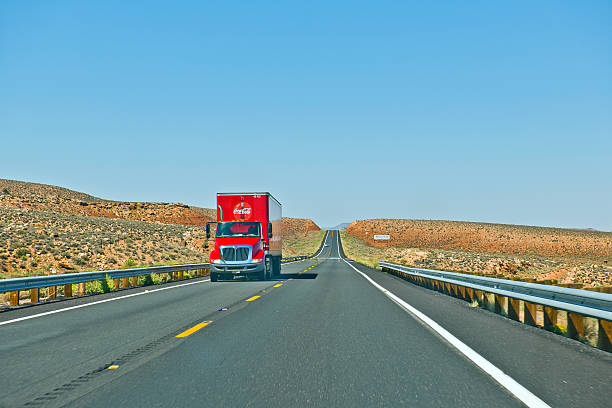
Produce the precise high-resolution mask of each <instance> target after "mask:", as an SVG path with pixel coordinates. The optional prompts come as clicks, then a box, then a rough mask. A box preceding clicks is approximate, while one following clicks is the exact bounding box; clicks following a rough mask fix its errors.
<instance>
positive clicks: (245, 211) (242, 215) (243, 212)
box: [234, 201, 253, 221]
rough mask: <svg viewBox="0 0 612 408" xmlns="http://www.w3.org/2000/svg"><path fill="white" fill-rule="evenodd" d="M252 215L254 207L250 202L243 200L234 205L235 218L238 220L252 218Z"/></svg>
mask: <svg viewBox="0 0 612 408" xmlns="http://www.w3.org/2000/svg"><path fill="white" fill-rule="evenodd" d="M251 215H253V207H251V204H249V203H245V202H244V201H241V202H239V203H238V204H236V206H235V207H234V219H236V220H241V221H245V220H248V219H250V218H251Z"/></svg>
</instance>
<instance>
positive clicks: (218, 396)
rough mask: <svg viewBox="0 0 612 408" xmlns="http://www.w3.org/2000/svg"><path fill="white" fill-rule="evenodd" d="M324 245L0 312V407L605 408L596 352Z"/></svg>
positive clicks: (336, 243) (609, 377)
mask: <svg viewBox="0 0 612 408" xmlns="http://www.w3.org/2000/svg"><path fill="white" fill-rule="evenodd" d="M325 242H326V244H327V246H324V247H322V249H321V250H320V251H319V253H318V254H317V256H316V257H314V258H312V259H309V260H306V261H299V262H294V263H290V264H284V265H283V266H282V276H281V277H280V278H279V279H277V280H275V281H267V282H243V281H234V282H217V283H211V282H209V281H208V280H207V279H197V280H189V281H182V282H175V283H171V284H167V285H163V286H150V287H146V288H135V289H128V290H121V291H118V292H115V293H112V294H105V295H99V296H92V297H85V298H78V299H71V300H66V301H62V302H55V303H52V304H43V305H38V306H33V307H28V308H21V309H18V310H11V311H8V312H4V313H0V340H1V341H0V361H1V364H2V368H1V371H0V407H17V406H32V407H33V406H40V407H56V406H68V407H108V406H112V407H122V406H126V407H128V406H129V407H169V406H177V407H179V406H180V407H220V406H228V407H229V406H235V407H292V406H313V407H319V406H320V407H329V406H334V407H336V406H337V407H355V406H377V407H378V406H380V407H394V406H409V407H471V406H474V407H482V406H487V407H520V406H525V405H527V406H546V405H549V406H552V407H572V408H576V407H593V408H594V407H605V406H611V405H610V404H611V403H610V401H612V357H611V355H610V354H609V353H605V352H602V351H599V350H596V349H593V348H591V347H588V346H586V345H583V344H581V343H578V342H576V341H572V340H568V339H565V338H561V337H559V336H556V335H553V334H551V333H548V332H546V331H544V330H541V329H538V328H533V327H527V326H525V325H522V324H519V323H517V322H514V321H511V320H508V319H504V318H503V317H501V316H497V315H495V314H493V313H490V312H487V311H485V310H481V309H474V308H471V307H470V306H469V305H468V304H467V303H466V302H463V301H460V300H457V299H454V298H451V297H448V296H445V295H442V294H440V293H437V292H434V291H430V290H427V289H424V288H422V287H418V286H413V285H411V284H409V283H407V282H405V281H402V280H400V279H398V278H396V277H394V276H391V275H388V274H384V273H382V272H380V271H375V270H372V269H370V268H367V267H364V266H363V265H359V264H356V263H353V262H347V261H346V260H345V259H344V255H343V252H342V248H341V245H340V240H339V236H338V232H337V231H330V232H329V233H328V234H327V235H326V237H325ZM376 285H380V287H377V286H376ZM384 291H387V292H384ZM391 295H393V296H395V297H396V300H393V299H391V298H390V297H389V296H391ZM402 302H403V305H402ZM406 304H407V305H408V306H409V307H412V308H414V310H416V311H417V312H419V313H423V314H424V315H425V316H426V317H428V318H430V319H431V320H433V321H434V322H435V323H437V324H438V325H439V326H440V327H442V328H443V329H445V330H446V331H448V332H449V333H450V334H451V335H452V336H454V338H455V339H456V340H457V342H458V343H459V345H458V344H457V343H453V341H451V340H449V339H448V338H446V337H445V336H444V335H443V334H441V333H440V332H439V331H436V330H434V329H433V328H432V327H431V326H430V325H427V324H426V323H424V321H423V319H422V318H419V317H418V315H417V314H415V312H414V311H411V310H409V309H407V307H406ZM49 312H53V313H49ZM177 336H180V337H177ZM461 345H464V346H466V347H469V348H470V349H471V350H472V351H473V352H474V353H475V354H476V355H477V356H478V357H473V356H470V355H469V353H468V352H466V351H465V350H462V349H461V347H462V346H461ZM466 353H467V354H466ZM478 358H481V359H482V360H478ZM475 359H476V360H475ZM479 364H480V365H479ZM482 364H485V366H486V367H489V366H488V365H486V364H489V365H490V367H493V368H490V367H489V368H490V370H489V371H487V370H486V369H483V365H482ZM491 370H492V371H491ZM495 370H498V371H499V373H502V372H503V374H499V373H497V372H496V371H495ZM491 372H493V374H491ZM495 373H497V374H495Z"/></svg>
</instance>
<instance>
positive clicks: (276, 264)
mask: <svg viewBox="0 0 612 408" xmlns="http://www.w3.org/2000/svg"><path fill="white" fill-rule="evenodd" d="M273 266H274V269H273V270H272V275H274V276H279V275H280V274H281V257H280V256H277V257H275V258H274V264H273Z"/></svg>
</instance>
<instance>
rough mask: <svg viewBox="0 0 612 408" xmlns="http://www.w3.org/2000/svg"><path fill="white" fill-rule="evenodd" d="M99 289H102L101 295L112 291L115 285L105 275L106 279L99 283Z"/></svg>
mask: <svg viewBox="0 0 612 408" xmlns="http://www.w3.org/2000/svg"><path fill="white" fill-rule="evenodd" d="M100 287H101V288H102V293H108V292H112V291H113V289H114V288H115V284H114V283H113V280H112V279H111V278H109V277H108V275H106V279H104V280H102V281H100Z"/></svg>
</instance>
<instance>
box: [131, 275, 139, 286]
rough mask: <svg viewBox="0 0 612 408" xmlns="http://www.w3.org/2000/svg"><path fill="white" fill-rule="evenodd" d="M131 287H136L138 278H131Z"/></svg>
mask: <svg viewBox="0 0 612 408" xmlns="http://www.w3.org/2000/svg"><path fill="white" fill-rule="evenodd" d="M132 286H138V276H132Z"/></svg>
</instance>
